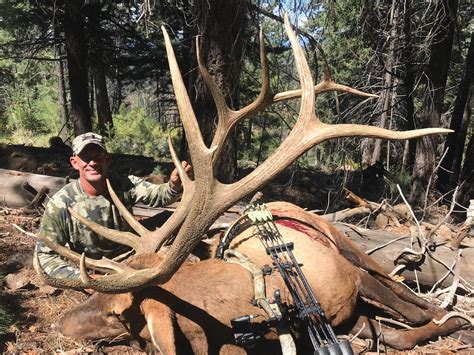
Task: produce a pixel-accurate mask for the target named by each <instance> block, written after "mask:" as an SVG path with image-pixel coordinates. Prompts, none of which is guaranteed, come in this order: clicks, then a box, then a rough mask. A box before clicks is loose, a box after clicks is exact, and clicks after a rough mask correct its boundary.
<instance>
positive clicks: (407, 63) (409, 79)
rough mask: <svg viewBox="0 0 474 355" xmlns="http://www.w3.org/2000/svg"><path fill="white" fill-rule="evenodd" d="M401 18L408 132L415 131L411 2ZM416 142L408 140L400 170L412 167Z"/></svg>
mask: <svg viewBox="0 0 474 355" xmlns="http://www.w3.org/2000/svg"><path fill="white" fill-rule="evenodd" d="M404 8H405V11H404V16H403V35H404V44H403V53H402V56H403V67H404V72H405V75H404V77H403V83H402V86H401V87H402V89H403V90H404V93H403V100H402V104H403V105H404V111H405V119H406V120H405V124H404V125H403V130H405V131H408V130H412V129H415V121H414V119H415V117H414V116H415V114H414V113H415V106H414V103H413V92H414V87H415V80H414V75H413V44H412V41H413V39H412V34H411V0H405V4H404ZM415 150H416V141H415V140H414V139H411V140H408V141H407V142H406V144H405V148H404V151H403V161H402V170H403V171H407V170H409V169H410V168H411V167H412V166H413V161H414V159H415Z"/></svg>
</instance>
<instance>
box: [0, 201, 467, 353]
mask: <svg viewBox="0 0 474 355" xmlns="http://www.w3.org/2000/svg"><path fill="white" fill-rule="evenodd" d="M39 221H40V211H38V212H36V213H28V214H26V213H24V211H21V210H14V209H6V208H0V280H1V279H3V285H2V286H1V288H0V300H1V302H0V352H2V353H28V354H35V353H40V352H41V353H43V352H46V353H53V352H54V353H56V352H58V353H59V352H60V353H83V352H98V353H101V352H104V353H131V354H139V353H143V352H141V351H139V350H135V349H132V348H131V347H128V346H126V345H123V344H118V345H117V344H116V345H110V344H106V343H103V342H102V343H101V342H99V343H92V342H78V341H74V340H72V339H69V338H66V337H63V336H62V335H61V334H60V333H59V332H58V331H57V330H55V329H54V327H52V325H53V324H55V322H56V321H57V320H58V319H59V317H60V316H61V315H62V314H63V313H64V312H66V311H67V310H68V309H71V308H72V307H73V306H74V305H75V304H77V303H79V302H81V301H82V300H84V299H85V298H86V297H87V296H86V294H84V293H81V292H77V291H72V290H57V289H54V288H52V287H50V286H46V285H44V284H43V283H42V281H41V280H40V278H39V276H38V275H37V274H36V273H35V271H34V269H33V267H32V255H33V248H34V245H35V236H34V235H29V234H28V233H35V232H36V230H37V228H38V226H39ZM20 229H22V230H23V231H20ZM27 232H28V233H27ZM7 285H8V287H7ZM352 345H353V347H354V349H355V350H356V351H358V352H363V353H366V354H370V352H367V351H364V348H365V347H366V343H365V342H364V341H362V340H360V339H358V338H355V339H352ZM379 350H380V352H390V353H393V354H395V353H397V352H395V351H391V350H390V349H386V348H385V347H384V346H381V348H380V349H379ZM398 353H400V352H398ZM404 353H405V354H420V353H424V354H452V353H465V354H471V353H472V354H474V350H473V348H467V347H466V346H465V345H463V344H462V343H461V342H459V341H458V340H457V339H455V338H451V337H443V338H440V339H438V340H437V341H434V342H430V343H428V344H425V345H423V346H419V347H417V348H415V349H414V350H413V351H410V352H404Z"/></svg>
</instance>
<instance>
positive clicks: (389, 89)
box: [371, 0, 398, 165]
mask: <svg viewBox="0 0 474 355" xmlns="http://www.w3.org/2000/svg"><path fill="white" fill-rule="evenodd" d="M397 25H398V1H397V0H392V7H391V9H390V24H389V26H390V37H389V39H388V42H389V44H388V55H387V61H386V63H385V76H384V87H385V90H384V91H383V94H382V97H381V99H382V102H383V105H382V107H383V108H382V116H381V117H380V127H381V128H385V126H386V124H387V123H386V122H387V119H388V118H389V116H391V109H392V108H391V103H392V95H394V94H395V92H394V91H395V90H394V89H393V85H392V73H393V69H394V67H395V63H396V56H397V54H396V52H395V44H396V38H397ZM381 155H382V140H381V139H377V140H375V145H374V151H373V153H372V159H371V165H374V164H375V163H377V162H379V161H380V158H381Z"/></svg>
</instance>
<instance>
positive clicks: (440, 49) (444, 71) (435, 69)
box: [410, 0, 458, 204]
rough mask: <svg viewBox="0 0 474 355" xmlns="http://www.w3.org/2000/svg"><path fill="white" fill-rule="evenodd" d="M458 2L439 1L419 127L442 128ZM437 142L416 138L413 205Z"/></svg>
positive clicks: (427, 175)
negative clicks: (442, 113) (442, 114)
mask: <svg viewBox="0 0 474 355" xmlns="http://www.w3.org/2000/svg"><path fill="white" fill-rule="evenodd" d="M457 5H458V3H457V0H454V1H450V0H442V1H441V2H440V3H439V4H438V11H437V13H438V14H440V16H441V18H440V19H439V20H438V21H437V22H436V23H435V24H434V26H435V31H436V32H435V34H434V37H433V39H432V42H431V45H430V49H431V55H430V59H429V63H428V69H427V73H426V76H427V83H426V84H425V94H424V99H423V106H422V111H421V116H420V118H419V125H418V127H419V128H425V127H439V126H440V123H441V112H442V109H443V100H444V92H445V88H446V79H447V76H448V69H449V64H450V61H451V49H452V46H453V34H454V24H455V19H456V12H457ZM441 14H443V15H441ZM438 141H439V137H437V136H426V137H422V138H419V139H418V141H417V145H416V157H415V165H414V167H413V177H412V186H411V195H410V199H411V200H412V201H413V203H414V204H417V202H419V201H420V200H421V198H422V196H423V195H424V193H425V190H426V187H427V185H428V181H429V179H430V177H431V176H432V175H433V173H434V167H435V161H436V151H437V147H438Z"/></svg>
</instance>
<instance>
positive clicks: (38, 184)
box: [0, 169, 68, 208]
mask: <svg viewBox="0 0 474 355" xmlns="http://www.w3.org/2000/svg"><path fill="white" fill-rule="evenodd" d="M67 182H68V181H67V179H66V178H60V177H54V176H48V175H39V174H31V173H23V172H19V171H14V170H7V169H0V206H5V207H9V208H21V207H25V206H28V205H29V204H30V203H31V202H32V201H33V199H34V198H35V195H34V194H32V193H31V192H30V191H28V190H27V189H25V188H24V187H23V186H24V184H29V185H30V186H32V187H33V188H34V189H35V190H36V191H41V190H42V189H44V188H47V189H48V190H49V193H48V196H52V195H53V194H55V193H56V192H57V191H58V190H59V189H61V188H62V187H63V186H64V185H66V184H67Z"/></svg>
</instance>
